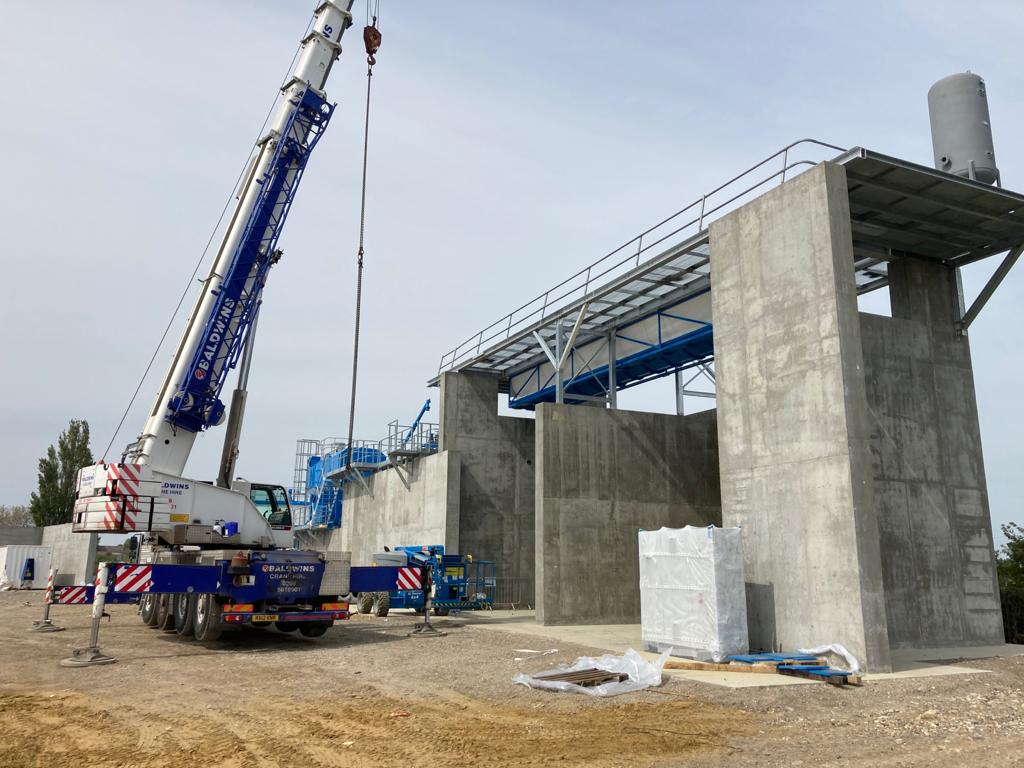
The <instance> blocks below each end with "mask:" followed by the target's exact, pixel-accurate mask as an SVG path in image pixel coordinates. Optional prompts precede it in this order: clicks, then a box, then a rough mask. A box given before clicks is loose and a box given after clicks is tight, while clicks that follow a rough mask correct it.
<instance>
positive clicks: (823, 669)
mask: <svg viewBox="0 0 1024 768" xmlns="http://www.w3.org/2000/svg"><path fill="white" fill-rule="evenodd" d="M733 659H734V660H733V661H729V662H724V663H720V664H719V663H716V662H712V661H694V660H692V659H670V660H669V661H667V662H666V663H665V669H679V670H686V671H690V672H745V673H748V674H749V673H753V674H762V675H786V676H787V677H802V678H805V679H807V680H817V681H819V682H825V683H829V684H830V685H839V686H841V685H861V684H862V681H861V678H860V675H851V674H848V673H847V672H844V671H842V670H838V669H832V668H831V667H829V666H828V662H826V661H825V659H821V658H818V657H816V656H808V655H805V654H779V653H764V654H747V655H743V656H739V657H733Z"/></svg>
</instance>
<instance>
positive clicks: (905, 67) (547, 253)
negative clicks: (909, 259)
mask: <svg viewBox="0 0 1024 768" xmlns="http://www.w3.org/2000/svg"><path fill="white" fill-rule="evenodd" d="M315 5H316V3H315V2H306V1H305V0H287V1H285V0H273V1H272V0H218V2H209V0H203V1H200V0H178V1H177V2H175V3H170V4H159V5H148V4H140V3H136V2H131V3H129V2H127V0H107V1H106V2H103V3H81V2H73V1H72V0H55V1H54V2H50V3H45V4H43V3H39V2H37V1H36V0H0V12H2V23H0V77H2V78H3V80H4V82H6V83H8V84H9V87H8V98H7V100H6V103H7V107H6V110H5V113H6V119H4V120H2V121H0V144H2V146H3V147H4V148H5V153H4V154H5V159H4V178H5V181H6V183H5V184H4V185H3V186H2V187H0V224H2V230H3V232H4V235H5V238H4V241H5V242H4V244H3V250H2V253H0V261H2V265H3V272H2V278H0V349H2V350H3V352H2V358H0V360H2V361H3V365H2V368H3V371H4V373H5V375H3V376H2V377H0V434H2V435H3V437H4V439H3V441H2V442H0V504H18V503H25V502H26V501H27V499H28V496H29V494H30V492H31V491H32V490H33V488H34V487H35V483H36V463H37V460H38V457H39V456H41V455H43V454H44V452H45V450H46V447H47V445H49V444H50V443H52V442H54V441H55V439H56V437H57V435H58V434H59V433H60V431H61V430H62V429H63V428H64V427H65V426H66V425H67V422H68V420H69V419H72V418H84V419H87V420H88V421H89V423H90V425H91V427H92V435H93V451H94V453H95V454H96V455H97V457H99V456H102V455H103V453H104V449H105V447H106V446H107V444H108V442H110V441H111V438H112V436H113V432H114V428H115V427H116V425H117V423H118V421H119V419H120V417H121V414H122V412H123V410H124V408H125V406H126V405H127V403H128V401H129V399H130V397H131V395H132V392H133V391H134V390H135V387H136V385H137V384H138V382H139V378H140V376H141V375H142V372H143V370H144V369H145V366H146V363H147V361H148V360H149V357H150V355H151V354H152V353H153V350H154V347H155V345H156V342H157V340H158V339H159V337H160V334H161V333H162V331H163V329H164V327H165V326H166V324H167V322H168V319H169V318H170V315H171V312H172V311H173V309H174V307H175V305H176V303H177V301H178V297H179V295H180V293H181V291H182V290H183V289H184V287H185V285H186V284H187V283H188V278H189V275H190V274H191V272H192V269H193V267H194V266H195V263H196V260H197V258H198V257H199V255H200V254H201V252H202V250H203V248H204V246H205V244H206V242H207V240H208V239H209V237H210V235H211V232H212V231H213V229H214V226H215V223H216V222H217V218H218V215H219V213H220V211H221V209H222V207H223V206H224V203H225V201H226V200H227V199H228V197H229V195H230V194H231V193H232V192H233V190H234V185H235V179H236V178H237V176H238V174H239V171H240V170H241V168H242V166H243V164H244V163H245V161H246V160H247V158H248V156H249V152H250V150H251V147H252V143H253V141H254V140H255V139H256V138H257V135H258V131H259V127H260V126H261V124H262V122H263V119H264V117H265V115H266V112H267V110H268V109H269V107H270V105H271V103H272V102H273V99H274V96H275V95H276V92H277V89H278V87H279V86H280V84H281V82H282V80H283V78H284V74H285V71H286V69H287V65H288V63H289V61H290V60H291V57H292V54H293V53H294V51H295V48H296V46H297V44H298V41H299V39H300V38H301V36H302V34H303V32H304V30H305V28H306V24H307V22H308V19H309V16H310V14H311V12H312V10H313V8H314V6H315ZM381 5H382V6H383V8H382V10H381V19H380V27H381V32H382V34H383V45H382V46H381V50H380V53H379V54H378V64H377V67H376V69H375V75H374V102H373V108H372V114H371V138H370V156H369V163H370V168H369V180H368V196H367V224H366V226H367V229H366V272H365V282H364V297H363V320H362V328H363V330H362V340H361V344H360V380H359V388H358V394H359V397H358V406H357V415H356V420H355V434H356V436H357V437H362V438H367V439H369V438H377V437H382V436H384V434H386V431H387V423H388V422H389V421H391V420H393V419H399V420H400V421H402V422H404V423H407V422H408V421H409V420H410V419H411V418H413V417H414V416H415V414H416V413H417V411H418V410H419V407H420V405H421V403H422V402H423V400H424V399H425V398H427V397H434V398H435V402H436V396H437V391H436V390H429V389H428V388H427V386H426V382H427V380H428V379H429V378H431V377H432V376H433V375H434V374H435V373H436V372H437V366H438V361H439V359H440V356H441V354H442V353H444V352H445V351H447V350H448V349H450V348H452V347H453V346H455V344H456V343H458V342H459V341H462V340H463V339H464V338H466V337H468V336H470V335H471V334H472V333H475V332H476V331H477V330H479V328H481V327H483V326H485V325H487V324H489V323H490V322H491V321H492V320H495V319H496V318H497V317H499V316H500V315H502V314H505V313H506V312H508V311H509V310H511V309H512V308H514V307H515V306H518V305H519V304H521V303H524V302H525V301H526V300H528V299H530V298H532V297H533V296H535V295H537V294H539V293H541V292H543V291H544V290H545V289H546V288H548V287H549V286H551V285H553V284H555V283H557V282H559V281H561V280H562V279H563V278H564V277H567V276H568V275H569V274H571V273H573V272H575V271H576V270H577V269H579V268H580V267H582V266H585V265H586V264H588V263H589V262H591V261H594V260H596V259H597V258H598V257H599V256H601V255H603V254H604V253H605V252H607V251H608V250H610V249H611V248H612V247H614V246H615V245H618V244H619V243H621V242H623V241H625V240H628V239H629V238H631V237H632V236H633V235H635V234H636V233H638V232H639V231H641V230H642V229H645V228H646V227H647V226H649V225H650V224H652V223H654V222H656V221H659V220H660V219H661V218H663V217H664V216H665V215H666V214H668V213H671V212H673V211H675V210H677V209H679V208H681V207H683V205H685V204H687V203H689V202H690V201H692V200H693V199H694V198H697V197H699V196H700V195H701V194H702V193H703V192H705V191H707V190H709V189H711V188H713V187H715V186H717V185H718V184H720V183H722V182H723V181H725V180H726V179H728V178H730V177H731V176H733V175H734V174H735V173H737V172H739V171H741V170H743V169H745V168H747V167H748V166H750V165H752V164H754V163H755V162H757V161H759V160H761V159H762V158H764V157H766V156H768V155H770V154H772V153H773V152H774V151H775V150H777V149H779V148H781V147H782V146H784V145H786V144H788V143H790V142H791V141H794V140H796V139H799V138H804V137H815V138H819V139H822V140H825V141H828V142H830V143H834V144H838V145H841V146H848V147H849V146H856V145H860V146H866V147H869V148H871V149H874V150H877V151H880V152H883V153H886V154H891V155H896V156H898V157H901V158H905V159H908V160H912V161H916V162H920V163H923V164H930V162H931V142H930V135H929V129H928V114H927V103H926V93H927V90H928V88H929V86H930V85H931V84H932V83H933V82H934V81H936V80H938V79H939V78H941V77H943V76H945V75H948V74H952V73H954V72H959V71H964V70H967V69H970V70H972V71H975V72H978V73H979V74H981V75H983V76H984V77H985V79H986V82H987V85H988V93H989V103H990V108H991V114H992V123H993V131H994V137H995V146H996V158H997V161H998V164H999V166H1000V169H1001V171H1002V175H1003V180H1004V184H1005V186H1007V187H1009V188H1011V189H1024V146H1022V144H1021V142H1019V141H1014V139H1015V137H1016V136H1017V133H1018V131H1017V130H1015V129H1016V128H1017V126H1019V125H1021V124H1022V122H1024V100H1022V98H1021V94H1024V70H1021V68H1020V67H1019V66H1017V57H1015V56H1012V55H1010V54H1011V52H1012V51H1015V50H1017V48H1018V46H1019V41H1020V39H1021V38H1022V36H1024V12H1021V10H1020V8H1019V3H1018V2H1017V0H979V2H975V3H973V4H972V19H974V21H973V22H972V27H973V28H974V29H975V31H974V32H973V33H972V32H969V31H968V30H965V27H964V15H963V13H962V10H961V9H960V6H961V4H960V3H954V2H952V1H950V0H906V1H904V2H900V1H899V0H895V1H892V0H890V1H889V2H873V1H872V2H861V3H857V4H856V6H855V10H851V9H852V8H854V6H851V5H850V4H849V3H846V2H829V1H828V0H825V1H822V0H814V1H813V2H805V1H803V0H797V1H795V2H786V3H763V2H756V1H754V0H750V1H749V2H739V1H733V2H729V1H724V2H718V3H697V2H637V3H610V2H598V1H596V0H591V1H590V2H581V1H579V0H565V1H564V2H558V3H553V2H540V0H524V1H523V2H517V3H507V2H496V1H489V2H486V1H483V0H481V1H480V2H474V3H441V2H439V3H425V2H411V1H409V0H406V1H405V2H398V1H397V0H381ZM363 6H364V4H363V3H361V2H357V3H356V6H355V10H356V12H357V17H356V23H357V26H356V28H355V29H353V30H350V31H349V33H348V34H347V35H346V37H345V43H346V50H345V52H344V53H343V54H342V57H341V59H340V60H339V61H338V62H337V63H336V65H335V68H334V71H333V73H332V75H331V79H330V81H329V82H328V85H327V91H328V94H329V97H330V98H331V99H332V100H334V101H337V102H338V103H339V107H338V110H337V112H336V113H335V115H334V117H333V119H332V123H331V125H330V127H329V129H328V131H327V133H326V135H325V137H324V139H323V141H321V142H320V144H319V145H318V146H317V149H316V152H315V153H314V156H313V158H312V160H311V161H310V164H309V167H308V170H307V172H306V175H305V178H304V180H303V183H302V188H301V189H300V191H299V193H298V197H297V201H296V203H295V205H294V207H293V209H292V212H291V214H290V217H289V220H288V224H287V226H286V228H285V232H284V235H283V236H282V238H281V242H280V245H281V247H283V249H284V251H285V255H284V258H283V259H282V261H281V263H280V264H278V265H277V266H276V267H275V268H274V270H273V272H272V274H271V277H270V281H269V283H268V285H267V288H266V291H265V293H264V304H263V308H262V311H261V315H260V324H259V334H258V338H257V341H256V349H255V355H254V361H253V367H252V373H251V377H250V395H249V400H248V406H247V413H246V422H245V428H244V434H243V439H242V448H241V455H240V457H239V464H238V470H237V472H238V474H240V475H243V476H245V477H248V478H250V479H259V480H260V481H265V482H279V483H281V484H284V485H289V484H290V483H291V478H292V470H293V464H294V454H295V441H296V439H297V438H302V437H313V438H318V437H324V436H329V435H343V434H344V433H345V431H346V429H347V410H348V398H349V393H350V389H349V388H350V372H351V353H352V324H353V316H354V311H353V306H354V293H355V283H354V278H355V251H356V245H357V238H358V217H359V171H360V160H361V152H362V136H361V131H362V120H363V111H362V110H363V97H364V90H363V89H364V88H365V64H364V56H363V52H362V50H361V41H360V39H359V34H358V30H359V27H361V26H362V24H363V23H364V19H363ZM994 267H995V263H994V262H992V261H991V260H989V262H985V263H981V264H978V265H976V266H972V267H970V268H968V270H966V271H965V274H964V282H965V288H966V291H967V295H968V298H969V299H970V298H972V297H973V296H974V295H975V294H976V293H977V292H978V291H979V290H980V288H981V286H982V285H983V284H984V282H985V280H986V279H987V277H988V275H989V274H990V273H991V271H992V270H993V269H994ZM207 268H208V265H206V264H204V267H203V269H202V270H201V274H202V275H205V273H206V270H207ZM191 298H192V296H191V295H190V297H189V300H188V301H187V302H186V305H187V306H190V305H191ZM881 300H884V299H875V301H881ZM1022 302H1024V267H1020V266H1018V267H1017V268H1016V269H1015V270H1014V271H1013V272H1011V274H1010V275H1009V277H1008V278H1007V279H1006V281H1005V282H1004V284H1003V285H1002V287H1001V288H1000V289H999V291H998V292H997V293H996V294H995V296H994V297H993V299H992V300H991V301H990V302H989V304H988V305H987V306H986V308H985V310H984V311H983V312H982V313H981V315H980V317H979V318H978V320H977V321H976V322H975V323H974V325H973V326H972V328H971V333H970V338H971V345H972V350H973V354H974V370H975V378H976V386H977V398H978V407H979V412H980V419H981V431H982V438H983V443H984V451H985V465H986V471H987V476H988V482H989V492H990V504H991V509H992V517H993V524H994V528H995V529H996V531H997V532H998V526H999V524H1001V523H1004V522H1007V521H1010V520H1016V521H1018V522H1024V512H1022V501H1024V492H1022V490H1021V484H1020V482H1019V480H1018V475H1019V470H1018V467H1019V465H1020V463H1021V459H1022V458H1024V453H1022V448H1021V447H1020V442H1019V440H1018V436H1019V435H1020V434H1021V433H1022V431H1024V405H1022V403H1021V399H1020V397H1019V391H1020V389H1021V382H1022V373H1024V357H1022V355H1021V354H1020V351H1019V350H1020V347H1021V333H1022V332H1021V330H1020V324H1019V322H1018V321H1017V315H1016V312H1015V310H1016V309H1017V307H1019V306H1020V305H1021V304H1022ZM869 308H870V307H869ZM184 319H185V318H184V315H180V316H179V317H178V318H177V320H176V321H175V323H174V325H173V326H172V331H171V334H170V344H168V345H167V346H166V347H165V348H164V349H163V350H162V351H161V352H160V354H159V355H158V357H157V363H156V365H155V366H154V373H153V374H152V375H151V376H150V378H149V379H148V380H147V381H146V382H145V383H144V385H143V387H142V391H141V393H140V396H139V398H138V400H137V401H136V403H135V406H134V408H133V409H132V410H131V411H130V412H129V414H128V417H127V419H126V422H125V426H124V428H123V429H122V431H121V432H120V434H118V436H117V437H116V439H115V440H114V442H113V446H112V448H111V450H110V452H109V453H108V454H107V457H108V458H110V459H114V458H116V457H117V456H119V455H120V452H121V450H122V449H123V447H124V446H125V444H127V443H128V442H130V441H131V440H132V439H133V438H134V437H135V435H136V434H137V433H138V431H139V430H140V429H141V427H142V425H143V423H144V420H145V414H146V412H147V411H148V409H149V408H150V407H151V405H152V398H153V397H154V395H155V392H156V388H157V386H158V384H159V378H160V375H161V374H162V371H163V368H164V366H165V365H166V364H167V362H168V361H169V356H170V354H171V349H170V345H171V344H173V342H175V341H176V340H177V334H178V333H179V329H180V328H181V327H182V325H183V323H184ZM229 386H230V385H229ZM227 394H228V392H227V390H226V391H225V396H224V397H225V400H226V399H227ZM620 406H621V407H625V408H633V409H637V410H654V411H662V412H671V411H673V409H674V401H673V395H672V385H671V379H670V378H669V379H663V380H660V381H657V382H653V383H651V384H648V385H644V386H642V387H638V388H636V389H634V390H630V391H628V392H626V393H624V394H623V396H622V397H621V398H620ZM433 416H434V417H435V419H436V412H435V413H434V414H433ZM221 439H222V430H213V431H211V432H210V433H208V434H206V435H204V436H202V437H201V438H200V439H199V441H198V442H197V445H196V448H195V450H194V451H193V453H192V458H191V460H190V463H189V465H188V468H187V470H186V471H187V473H188V474H189V475H190V476H194V477H212V476H213V475H214V474H215V472H216V467H217V462H218V459H219V455H220V448H221ZM998 538H999V537H998V535H997V539H998Z"/></svg>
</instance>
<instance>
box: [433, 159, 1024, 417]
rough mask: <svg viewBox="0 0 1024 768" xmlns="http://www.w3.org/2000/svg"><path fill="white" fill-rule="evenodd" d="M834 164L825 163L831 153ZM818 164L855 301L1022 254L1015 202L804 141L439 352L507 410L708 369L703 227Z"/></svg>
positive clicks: (707, 259)
mask: <svg viewBox="0 0 1024 768" xmlns="http://www.w3.org/2000/svg"><path fill="white" fill-rule="evenodd" d="M836 153H838V154H836ZM823 160H828V161H830V162H832V163H835V164H838V165H842V166H843V167H844V168H845V171H846V179H847V188H848V194H849V204H850V217H851V226H852V232H853V254H854V268H855V274H856V282H857V290H858V291H859V292H860V293H866V292H869V291H872V290H875V289H877V288H880V287H883V286H885V285H886V284H887V282H888V262H890V261H892V260H893V259H900V258H908V257H909V258H926V259H932V260H938V261H941V262H943V263H945V264H947V265H949V266H952V267H960V266H964V265H966V264H970V263H972V262H974V261H977V260H979V259H983V258H986V257H988V256H992V255H995V254H998V253H1002V252H1005V251H1007V250H1010V249H1013V248H1015V247H1016V246H1018V245H1019V244H1021V243H1024V196H1021V195H1019V194H1017V193H1014V192H1009V191H1007V190H1004V189H999V188H995V187H991V186H988V185H986V184H982V183H980V182H976V181H971V180H968V179H965V178H962V177H959V176H954V175H951V174H948V173H944V172H941V171H936V170H934V169H931V168H928V167H925V166H922V165H917V164H915V163H910V162H907V161H905V160H899V159H897V158H893V157H889V156H886V155H882V154H879V153H876V152H873V151H871V150H867V149H863V148H860V147H856V148H854V149H850V150H844V149H842V148H841V147H837V146H835V145H831V144H825V143H823V142H819V141H815V140H811V139H805V140H803V141H799V142H796V143H794V144H791V145H790V146H788V147H785V148H784V149H782V150H779V151H778V152H776V153H775V154H773V155H771V156H770V157H768V158H766V159H765V160H763V161H761V162H760V163H758V164H757V165H755V166H753V167H752V168H749V169H748V170H746V171H744V172H743V173H741V174H740V175H738V176H736V177H734V178H733V179H731V180H729V181H728V182H726V183H725V184H723V185H722V186H720V187H718V188H717V189H715V190H713V191H711V192H709V193H707V194H705V195H702V196H701V197H700V198H698V199H696V200H694V201H693V202H692V203H690V204H689V205H688V206H686V207H685V208H683V209H682V210H680V211H678V212H676V213H674V214H673V215H672V216H670V217H668V218H666V219H664V220H662V221H661V222H659V223H658V224H656V225H655V226H653V227H651V228H650V229H648V230H645V231H644V232H642V233H641V234H639V235H637V236H636V237H635V238H633V239H632V240H630V241H628V242H626V243H624V244H623V245H622V246H620V247H618V248H616V249H615V250H614V251H612V252H611V253H609V254H607V255H606V256H604V257H602V258H601V259H599V260H597V261H595V262H594V263H592V264H590V265H589V266H587V267H585V268H584V269H582V270H580V271H579V272H577V273H576V274H574V275H573V276H572V277H570V278H568V279H567V280H564V281H562V282H561V283H559V284H558V285H556V286H554V287H553V288H551V289H549V290H548V291H545V292H544V293H543V294H541V295H540V296H538V297H536V298H535V299H533V300H532V301H530V302H527V303H526V304H524V305H522V306H521V307H519V308H517V309H515V310H513V311H512V312H510V313H508V314H507V315H505V316H503V317H502V318H500V319H499V320H497V321H495V322H494V323H491V324H490V325H489V326H487V327H486V328H484V329H482V330H481V331H479V332H477V333H476V334H474V335H473V336H471V337H469V338H468V339H466V341H464V342H462V343H461V344H459V345H458V346H457V347H455V348H454V349H452V350H451V351H449V352H447V353H445V354H444V355H443V356H442V358H441V362H440V365H439V368H438V376H437V377H436V378H434V379H433V380H431V382H430V383H431V384H433V385H436V384H437V383H438V381H439V379H440V375H441V374H442V373H444V372H445V371H453V370H454V371H472V372H479V373H488V374H491V375H494V376H496V377H498V379H499V381H500V389H501V391H502V392H506V393H507V394H508V395H509V404H510V405H511V406H512V407H514V408H532V407H534V406H535V405H536V404H537V403H540V402H559V401H561V402H567V403H584V402H588V401H593V400H597V401H600V402H602V403H604V402H607V403H609V404H611V405H612V407H614V406H615V393H616V392H617V391H619V390H622V389H626V388H628V387H631V386H635V385H636V384H640V383H643V382H644V381H648V380H650V379H653V378H658V377H660V376H665V375H668V374H670V373H673V372H676V371H680V370H683V369H686V368H691V367H697V366H705V365H706V364H707V363H708V362H710V361H711V360H712V359H713V356H714V344H713V327H712V318H711V302H710V295H709V290H710V285H711V256H710V251H709V247H708V226H709V224H710V223H711V222H712V221H714V220H716V219H718V218H720V217H721V216H723V215H725V214H726V213H728V212H730V211H732V210H735V209H736V208H739V207H741V206H742V205H744V204H746V203H748V202H750V201H751V200H753V199H755V198H756V197H758V196H760V195H762V194H764V192H766V191H767V190H768V189H770V188H771V187H772V186H776V185H778V184H781V183H783V182H785V181H786V179H787V178H792V177H793V176H794V175H796V174H798V173H801V172H803V171H805V170H807V169H808V168H810V167H813V166H815V165H817V164H818V163H819V162H822V161H823Z"/></svg>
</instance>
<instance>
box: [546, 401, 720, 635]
mask: <svg viewBox="0 0 1024 768" xmlns="http://www.w3.org/2000/svg"><path fill="white" fill-rule="evenodd" d="M715 424H716V418H715V412H714V411H705V412H703V413H698V414H694V415H692V416H666V415H662V414H656V413H635V412H630V411H620V410H606V409H602V408H586V407H580V406H571V405H553V404H549V403H545V404H543V405H540V406H539V407H538V408H537V490H536V494H537V502H536V510H537V513H536V517H537V528H536V531H537V535H536V561H537V620H538V621H539V622H541V623H543V624H613V623H631V622H638V621H639V620H640V588H639V581H640V573H639V568H640V566H639V555H638V543H637V532H638V530H639V529H641V528H646V529H656V528H660V527H662V526H668V527H671V528H679V527H682V526H684V525H708V524H710V523H716V524H720V523H721V508H720V500H719V481H718V458H717V453H718V441H717V431H716V426H715Z"/></svg>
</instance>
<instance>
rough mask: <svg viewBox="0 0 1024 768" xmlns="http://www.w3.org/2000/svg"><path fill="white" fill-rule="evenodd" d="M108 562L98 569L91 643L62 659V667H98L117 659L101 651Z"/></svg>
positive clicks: (90, 634) (90, 636) (93, 602)
mask: <svg viewBox="0 0 1024 768" xmlns="http://www.w3.org/2000/svg"><path fill="white" fill-rule="evenodd" d="M109 579H110V576H109V569H108V564H107V563H100V565H99V567H98V568H97V569H96V590H95V592H94V596H93V601H92V628H91V629H90V632H89V645H88V646H86V647H85V648H75V649H74V650H72V651H71V656H70V657H69V658H67V659H61V662H60V665H61V666H62V667H96V666H99V665H100V664H113V663H114V662H115V661H117V659H115V658H114V657H113V656H106V655H104V654H103V653H102V652H101V651H100V621H101V620H102V619H103V616H104V614H103V607H104V605H105V604H106V602H107V584H108V582H109Z"/></svg>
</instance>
